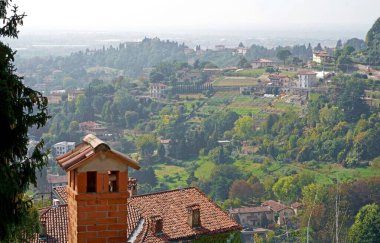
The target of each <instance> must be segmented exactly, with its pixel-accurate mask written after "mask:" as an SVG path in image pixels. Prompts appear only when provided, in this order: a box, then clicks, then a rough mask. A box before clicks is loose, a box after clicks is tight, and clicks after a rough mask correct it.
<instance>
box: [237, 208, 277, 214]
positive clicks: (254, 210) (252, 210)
mask: <svg viewBox="0 0 380 243" xmlns="http://www.w3.org/2000/svg"><path fill="white" fill-rule="evenodd" d="M261 212H272V209H270V207H268V206H259V207H245V208H234V209H231V210H230V213H231V214H237V213H261Z"/></svg>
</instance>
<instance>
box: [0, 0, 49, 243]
mask: <svg viewBox="0 0 380 243" xmlns="http://www.w3.org/2000/svg"><path fill="white" fill-rule="evenodd" d="M10 7H11V5H10V1H8V0H5V1H1V2H0V18H2V19H3V25H2V27H1V28H0V36H3V37H12V38H17V35H18V30H17V26H18V25H19V24H20V25H22V21H23V17H24V16H25V14H21V15H19V14H18V13H17V7H16V6H13V9H12V14H11V15H10V16H9V15H8V9H9V8H10ZM14 56H15V52H13V51H12V49H11V48H9V46H7V45H5V44H3V43H2V42H0V63H1V65H0V104H1V106H0V131H1V135H2V138H3V139H1V140H0V198H1V203H0V218H1V220H0V241H3V240H4V241H12V239H14V236H15V235H16V234H17V233H19V231H20V229H22V228H23V226H25V227H27V225H29V224H30V219H31V218H34V217H30V210H31V208H32V202H31V200H30V199H25V198H24V197H23V195H24V192H25V191H26V190H27V189H28V187H29V185H30V184H34V185H36V173H35V172H36V170H37V169H42V167H43V166H44V165H45V164H46V161H47V160H46V159H47V154H46V153H45V152H44V151H43V145H44V142H43V140H41V141H40V142H39V143H38V145H37V146H36V147H35V148H34V151H33V153H32V155H31V156H28V154H27V152H28V141H29V138H28V129H29V128H31V127H33V126H35V127H37V128H39V127H41V126H44V125H45V124H46V121H47V119H48V118H49V116H48V115H47V99H46V98H44V97H43V96H42V94H41V93H40V92H37V91H35V90H33V89H31V88H28V87H26V86H25V85H24V84H23V82H22V79H23V78H22V77H20V76H18V75H17V74H16V73H15V71H16V69H15V67H14V65H13V61H14Z"/></svg>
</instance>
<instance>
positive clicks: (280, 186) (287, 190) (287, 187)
mask: <svg viewBox="0 0 380 243" xmlns="http://www.w3.org/2000/svg"><path fill="white" fill-rule="evenodd" d="M272 190H273V193H274V195H275V196H276V197H277V198H278V199H281V200H283V201H285V202H291V201H294V200H295V199H296V197H297V191H298V188H297V186H296V185H295V183H294V177H293V176H285V177H281V178H280V179H279V180H278V181H277V182H276V183H275V184H274V185H273V188H272Z"/></svg>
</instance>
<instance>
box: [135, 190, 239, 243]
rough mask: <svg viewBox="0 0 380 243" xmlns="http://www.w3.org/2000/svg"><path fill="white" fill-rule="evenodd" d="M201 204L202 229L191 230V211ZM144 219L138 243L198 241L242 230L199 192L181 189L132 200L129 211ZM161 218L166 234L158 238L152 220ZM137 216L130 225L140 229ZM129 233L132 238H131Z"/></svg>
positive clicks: (137, 197) (136, 197)
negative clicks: (152, 227) (152, 228)
mask: <svg viewBox="0 0 380 243" xmlns="http://www.w3.org/2000/svg"><path fill="white" fill-rule="evenodd" d="M194 204H198V205H199V208H200V221H201V227H199V228H191V227H190V226H189V224H188V222H187V221H188V211H187V210H188V207H189V206H192V205H194ZM130 208H132V209H133V210H134V212H135V213H137V214H139V215H141V217H142V218H144V226H143V229H142V230H141V232H140V233H139V235H138V236H137V239H139V241H136V242H166V241H168V240H178V239H189V238H196V237H199V236H200V235H205V234H207V235H209V234H217V233H222V232H230V231H235V230H239V229H240V226H239V224H237V223H236V222H235V221H234V220H232V219H231V218H230V217H229V216H228V215H227V214H226V213H225V212H224V211H223V210H222V209H221V208H220V207H219V206H217V205H216V204H215V203H213V202H212V201H211V200H210V199H209V198H207V196H206V195H205V194H204V193H202V192H201V191H199V190H198V189H196V188H186V189H178V190H172V191H164V192H160V193H152V194H147V195H141V196H134V197H132V198H129V199H128V209H130ZM155 215H159V216H161V217H162V220H163V230H162V231H163V233H162V234H159V235H155V234H154V233H153V232H152V231H151V230H150V227H149V226H147V225H149V224H150V223H151V222H150V221H151V217H152V216H155ZM139 219H140V218H139V217H137V216H136V215H135V216H133V217H131V218H129V219H128V220H129V221H128V222H130V224H133V225H137V223H138V222H136V221H137V220H139ZM131 233H132V232H131V230H128V237H131Z"/></svg>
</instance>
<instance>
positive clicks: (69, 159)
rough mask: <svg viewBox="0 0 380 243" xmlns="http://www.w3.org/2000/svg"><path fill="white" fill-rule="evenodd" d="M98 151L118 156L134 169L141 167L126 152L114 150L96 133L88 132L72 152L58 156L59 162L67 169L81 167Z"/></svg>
mask: <svg viewBox="0 0 380 243" xmlns="http://www.w3.org/2000/svg"><path fill="white" fill-rule="evenodd" d="M98 152H104V153H108V154H109V155H111V154H112V155H114V156H116V157H117V158H118V159H119V160H120V161H121V162H124V163H127V164H128V166H130V167H132V168H134V169H140V166H139V165H138V164H137V163H136V162H135V161H133V160H132V159H130V158H128V157H127V156H125V155H124V154H122V153H120V152H118V151H115V150H112V149H111V148H110V147H109V146H108V145H107V144H106V143H105V142H103V141H102V140H100V139H99V138H97V137H96V136H95V135H92V134H88V135H87V136H85V137H84V138H83V143H81V144H79V145H78V146H76V147H75V149H73V150H71V151H70V152H68V153H66V154H63V155H61V156H58V157H57V158H56V160H57V163H58V164H59V165H60V166H61V167H62V168H63V169H64V170H66V171H68V170H71V169H74V168H77V167H79V166H80V165H81V164H82V163H83V162H85V161H87V160H88V159H89V158H91V157H93V156H96V154H97V153H98Z"/></svg>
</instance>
